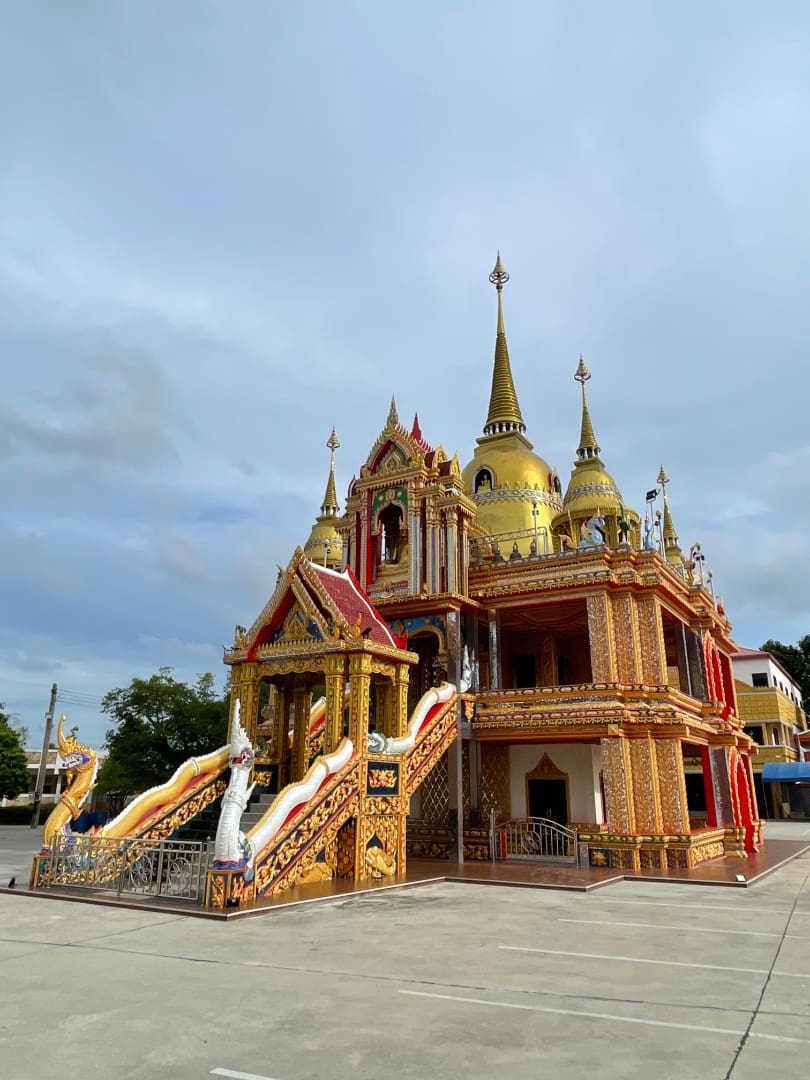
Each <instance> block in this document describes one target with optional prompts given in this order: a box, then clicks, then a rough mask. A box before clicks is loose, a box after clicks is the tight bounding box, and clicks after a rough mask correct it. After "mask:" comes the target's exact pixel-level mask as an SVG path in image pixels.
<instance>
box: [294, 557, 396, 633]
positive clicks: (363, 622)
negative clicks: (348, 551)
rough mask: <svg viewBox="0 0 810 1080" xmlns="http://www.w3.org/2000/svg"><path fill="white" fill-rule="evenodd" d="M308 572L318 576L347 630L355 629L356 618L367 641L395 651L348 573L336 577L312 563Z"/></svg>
mask: <svg viewBox="0 0 810 1080" xmlns="http://www.w3.org/2000/svg"><path fill="white" fill-rule="evenodd" d="M309 568H310V570H312V572H313V573H314V574H316V575H317V576H318V579H319V580H320V582H321V584H322V585H323V587H324V588H325V589H326V591H327V592H328V593H329V595H330V596H331V598H332V599H333V600H334V602H335V604H336V605H337V608H338V610H339V611H340V613H341V615H342V616H343V617H344V619H345V620H346V622H347V623H348V624H349V626H355V625H356V623H357V619H358V617H359V618H360V629H361V631H365V630H368V631H369V633H368V634H366V637H367V638H368V640H369V641H373V642H375V643H376V644H377V645H388V646H391V647H392V648H396V645H395V642H394V639H393V637H392V636H391V631H390V630H389V629H388V627H387V626H386V625H385V623H384V622H383V619H382V616H381V615H380V614H379V612H378V611H377V610H376V608H375V607H374V605H373V604H372V603H371V601H370V600H369V598H368V597H367V596H366V594H365V593H364V592H363V589H362V587H361V585H360V582H359V581H358V580H357V578H356V577H355V576H354V574H353V573H352V572H351V570H344V571H343V573H342V574H339V573H338V572H337V571H336V570H329V569H328V567H325V566H318V565H316V564H315V563H310V564H309Z"/></svg>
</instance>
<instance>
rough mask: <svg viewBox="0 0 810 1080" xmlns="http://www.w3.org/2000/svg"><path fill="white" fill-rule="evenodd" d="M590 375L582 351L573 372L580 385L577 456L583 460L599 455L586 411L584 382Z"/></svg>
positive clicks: (586, 401)
mask: <svg viewBox="0 0 810 1080" xmlns="http://www.w3.org/2000/svg"><path fill="white" fill-rule="evenodd" d="M590 377H591V373H590V371H588V369H587V368H586V367H585V361H584V360H583V359H582V353H580V354H579V364H578V365H577V370H576V373H575V374H574V378H575V379H576V381H577V382H578V383H579V385H580V386H581V387H582V429H581V431H580V435H579V447H578V448H577V457H578V458H579V460H580V461H584V460H585V459H586V458H595V457H599V444H598V443H597V441H596V435H595V434H594V431H593V424H592V423H591V414H590V412H589V411H588V399H587V397H586V396H585V383H586V382H587V381H588V379H590Z"/></svg>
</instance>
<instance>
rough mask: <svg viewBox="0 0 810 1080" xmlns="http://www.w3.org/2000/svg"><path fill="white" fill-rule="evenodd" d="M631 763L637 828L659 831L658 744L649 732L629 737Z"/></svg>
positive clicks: (649, 831) (648, 831)
mask: <svg viewBox="0 0 810 1080" xmlns="http://www.w3.org/2000/svg"><path fill="white" fill-rule="evenodd" d="M628 749H629V751H630V766H631V773H632V780H633V817H634V819H635V831H636V832H640V833H660V832H661V831H662V830H661V797H660V794H659V791H658V761H657V757H656V750H655V744H654V743H653V740H652V738H651V737H650V736H649V735H646V736H645V737H644V738H642V739H629V740H628Z"/></svg>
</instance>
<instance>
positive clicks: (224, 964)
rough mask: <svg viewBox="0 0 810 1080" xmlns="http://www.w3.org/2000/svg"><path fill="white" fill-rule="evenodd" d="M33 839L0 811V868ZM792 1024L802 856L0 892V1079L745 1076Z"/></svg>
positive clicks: (786, 1037)
mask: <svg viewBox="0 0 810 1080" xmlns="http://www.w3.org/2000/svg"><path fill="white" fill-rule="evenodd" d="M768 828H769V834H770V835H772V836H780V837H784V838H789V839H796V840H799V839H805V838H807V837H808V836H810V824H808V823H804V824H803V823H785V824H779V825H776V824H773V825H769V826H768ZM36 846H37V837H36V834H34V833H32V832H31V830H29V829H25V828H17V829H10V828H2V829H0V885H3V886H5V885H6V884H7V882H8V878H9V877H10V876H11V874H12V873H16V874H17V877H18V881H20V882H24V881H25V880H27V871H28V865H29V858H28V856H29V853H30V851H32V850H33V849H34V848H36ZM808 1021H810V855H804V856H803V857H801V858H799V859H796V860H794V861H793V862H791V863H790V864H788V865H787V866H786V867H784V868H783V869H781V870H779V871H777V872H776V873H775V874H773V875H772V876H770V877H769V878H767V879H765V880H764V881H763V882H762V883H761V884H759V885H756V886H754V887H752V888H748V889H735V888H720V887H705V886H685V885H673V884H664V883H660V884H659V883H654V884H644V883H639V882H635V883H628V882H625V883H622V884H619V885H614V886H610V887H608V888H606V889H602V890H598V891H597V892H594V893H590V894H579V893H566V892H550V891H535V890H531V889H522V888H502V887H491V886H483V885H466V884H452V883H443V884H439V885H430V886H425V887H420V888H416V889H406V890H402V891H395V892H388V893H385V894H381V895H379V896H365V897H354V898H352V897H350V898H341V899H336V900H334V901H330V902H329V903H326V904H323V905H317V906H311V907H300V908H296V909H292V910H283V911H278V912H276V913H273V914H272V915H270V916H267V915H260V916H257V917H255V918H254V917H251V918H245V919H244V920H239V921H237V922H234V923H229V924H225V923H221V922H207V921H204V920H199V919H190V918H187V917H184V916H182V915H175V914H161V913H153V912H140V911H131V910H122V909H114V908H109V907H93V906H88V905H83V904H75V903H66V902H58V901H54V900H47V899H39V898H28V897H24V896H14V895H13V894H4V895H0V1075H2V1076H3V1077H4V1078H6V1077H8V1078H9V1080H51V1078H53V1080H56V1078H60V1080H61V1078H63V1077H64V1076H76V1077H82V1080H110V1078H115V1077H127V1078H131V1080H146V1078H149V1080H151V1078H156V1080H158V1078H164V1077H165V1078H172V1080H203V1078H205V1077H209V1076H220V1077H233V1078H236V1080H238V1078H240V1077H242V1078H244V1077H248V1078H252V1077H258V1078H273V1080H315V1078H318V1080H331V1078H334V1080H348V1078H350V1077H351V1078H355V1080H380V1078H381V1077H386V1076H390V1077H396V1078H419V1080H428V1078H433V1077H447V1078H456V1077H458V1078H462V1077H463V1078H465V1080H479V1078H480V1080H484V1078H487V1080H489V1078H492V1077H497V1078H499V1080H523V1078H526V1080H528V1078H531V1080H537V1078H538V1077H545V1076H548V1077H553V1078H555V1080H558V1078H579V1077H599V1080H613V1078H616V1080H618V1078H622V1080H629V1078H639V1080H641V1078H643V1080H650V1078H655V1080H669V1078H673V1080H674V1078H675V1077H677V1078H679V1080H690V1078H694V1080H724V1078H733V1080H755V1078H756V1080H761V1078H762V1077H763V1076H777V1075H780V1074H782V1075H790V1074H796V1073H798V1072H800V1071H805V1068H806V1066H805V1063H806V1062H807V1061H808V1059H809V1058H810V1022H808Z"/></svg>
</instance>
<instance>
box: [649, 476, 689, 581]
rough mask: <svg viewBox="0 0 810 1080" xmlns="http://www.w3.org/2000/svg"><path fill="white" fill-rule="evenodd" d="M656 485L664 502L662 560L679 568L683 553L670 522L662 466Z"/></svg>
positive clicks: (670, 517) (681, 564)
mask: <svg viewBox="0 0 810 1080" xmlns="http://www.w3.org/2000/svg"><path fill="white" fill-rule="evenodd" d="M656 483H658V484H660V485H661V495H662V496H663V500H664V514H663V521H662V523H661V539H662V541H663V545H664V558H665V559H666V560H667V562H668V563H671V564H672V565H673V566H678V567H680V566H683V564H684V559H683V552H682V551H681V546H680V544H679V543H678V532H677V530H676V528H675V522H674V521H673V520H672V514H671V512H670V509H669V499H668V498H667V484H668V483H669V477H668V476H667V473H666V470H665V469H664V466H663V465H662V466H661V468H660V469H659V470H658V477H657V479H656Z"/></svg>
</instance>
